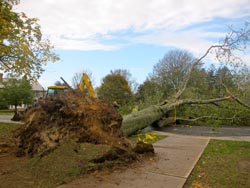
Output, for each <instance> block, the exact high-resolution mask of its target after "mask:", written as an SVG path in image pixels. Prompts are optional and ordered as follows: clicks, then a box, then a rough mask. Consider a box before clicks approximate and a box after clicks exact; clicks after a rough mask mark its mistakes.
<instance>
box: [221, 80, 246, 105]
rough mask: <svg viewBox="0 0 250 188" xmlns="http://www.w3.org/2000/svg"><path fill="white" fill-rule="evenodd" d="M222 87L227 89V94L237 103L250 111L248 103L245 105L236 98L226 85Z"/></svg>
mask: <svg viewBox="0 0 250 188" xmlns="http://www.w3.org/2000/svg"><path fill="white" fill-rule="evenodd" d="M222 85H223V87H225V89H226V92H227V93H228V94H229V95H230V96H231V97H232V98H233V99H234V100H235V101H236V102H237V103H239V104H240V105H242V106H244V107H246V108H247V109H250V106H249V105H247V104H246V103H244V102H243V101H242V100H240V99H239V98H238V97H236V96H235V95H234V94H233V93H232V92H231V91H230V90H229V89H228V88H227V86H226V85H225V84H223V83H222Z"/></svg>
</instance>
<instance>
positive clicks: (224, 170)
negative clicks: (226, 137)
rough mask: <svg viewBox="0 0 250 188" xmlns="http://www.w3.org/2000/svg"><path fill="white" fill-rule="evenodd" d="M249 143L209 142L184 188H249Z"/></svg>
mask: <svg viewBox="0 0 250 188" xmlns="http://www.w3.org/2000/svg"><path fill="white" fill-rule="evenodd" d="M249 177H250V142H243V141H222V140H211V141H210V143H209V144H208V146H207V148H206V149H205V151H204V153H203V155H202V157H201V159H200V160H199V162H198V164H197V165H196V166H195V168H194V170H193V172H192V174H191V176H190V177H189V178H188V180H187V182H186V184H185V186H184V187H185V188H187V187H192V188H236V187H237V188H245V187H250V178H249Z"/></svg>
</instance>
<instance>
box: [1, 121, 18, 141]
mask: <svg viewBox="0 0 250 188" xmlns="http://www.w3.org/2000/svg"><path fill="white" fill-rule="evenodd" d="M18 127H20V124H17V123H1V122H0V139H6V138H8V137H10V136H11V133H12V131H14V130H15V129H17V128H18Z"/></svg>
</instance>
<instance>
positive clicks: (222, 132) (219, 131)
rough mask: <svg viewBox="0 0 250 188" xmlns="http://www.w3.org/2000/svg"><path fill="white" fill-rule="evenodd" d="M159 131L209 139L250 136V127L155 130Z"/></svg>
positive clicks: (200, 127) (164, 128) (198, 127)
mask: <svg viewBox="0 0 250 188" xmlns="http://www.w3.org/2000/svg"><path fill="white" fill-rule="evenodd" d="M154 130H157V131H162V132H167V133H174V134H181V135H192V136H208V137H230V136H250V126H248V127H247V126H241V127H239V126H221V127H215V126H180V125H175V126H168V127H163V128H157V129H154Z"/></svg>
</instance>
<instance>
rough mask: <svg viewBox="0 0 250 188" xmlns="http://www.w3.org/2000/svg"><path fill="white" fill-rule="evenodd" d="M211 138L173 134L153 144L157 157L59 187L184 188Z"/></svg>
mask: <svg viewBox="0 0 250 188" xmlns="http://www.w3.org/2000/svg"><path fill="white" fill-rule="evenodd" d="M208 142H209V139H208V138H195V137H183V136H178V135H171V136H169V137H167V138H166V139H163V140H161V141H159V142H157V143H156V144H154V148H155V153H156V156H157V158H158V160H156V161H147V162H145V163H143V164H141V165H140V166H139V167H136V168H134V169H133V168H132V169H131V168H130V169H125V170H124V171H115V172H113V173H111V174H103V175H100V176H99V177H98V176H87V177H84V178H80V179H77V180H75V181H73V182H71V183H69V184H65V185H62V186H59V188H84V187H93V188H95V187H96V188H97V187H98V188H100V187H101V188H114V187H120V188H152V187H157V188H181V187H183V185H184V183H185V182H186V179H187V178H188V176H189V174H190V173H191V171H192V169H193V168H194V166H195V164H196V163H197V161H198V160H199V158H200V156H201V154H202V152H203V150H204V148H205V147H206V145H207V144H208Z"/></svg>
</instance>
